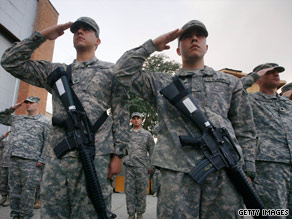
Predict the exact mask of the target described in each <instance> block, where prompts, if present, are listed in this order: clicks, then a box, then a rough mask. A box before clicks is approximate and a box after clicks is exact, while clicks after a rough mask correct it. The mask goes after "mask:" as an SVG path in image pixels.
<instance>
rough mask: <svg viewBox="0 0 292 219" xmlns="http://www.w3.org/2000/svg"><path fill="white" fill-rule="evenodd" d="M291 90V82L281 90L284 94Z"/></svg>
mask: <svg viewBox="0 0 292 219" xmlns="http://www.w3.org/2000/svg"><path fill="white" fill-rule="evenodd" d="M289 90H292V82H290V83H289V84H285V86H283V87H282V89H281V91H282V93H285V92H287V91H289Z"/></svg>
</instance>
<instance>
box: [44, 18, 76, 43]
mask: <svg viewBox="0 0 292 219" xmlns="http://www.w3.org/2000/svg"><path fill="white" fill-rule="evenodd" d="M72 24H73V23H72V22H67V23H65V24H58V25H54V26H51V27H47V28H45V29H43V30H41V31H40V33H41V34H42V35H43V36H44V38H45V39H47V40H55V39H57V38H58V37H59V36H62V35H63V34H64V31H65V30H67V29H68V28H70V27H71V25H72Z"/></svg>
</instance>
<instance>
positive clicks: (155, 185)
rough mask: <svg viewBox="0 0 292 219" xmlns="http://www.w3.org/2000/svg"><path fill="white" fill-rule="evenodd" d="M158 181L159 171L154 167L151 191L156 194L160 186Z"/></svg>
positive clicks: (159, 179) (159, 177)
mask: <svg viewBox="0 0 292 219" xmlns="http://www.w3.org/2000/svg"><path fill="white" fill-rule="evenodd" d="M160 181H161V173H160V170H159V169H155V171H154V173H153V176H152V182H153V188H152V189H153V191H152V193H153V194H155V193H156V195H157V193H158V192H159V187H160Z"/></svg>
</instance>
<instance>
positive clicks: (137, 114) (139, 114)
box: [131, 112, 143, 118]
mask: <svg viewBox="0 0 292 219" xmlns="http://www.w3.org/2000/svg"><path fill="white" fill-rule="evenodd" d="M134 116H137V117H140V118H143V114H142V113H139V112H134V113H132V116H131V118H133V117H134Z"/></svg>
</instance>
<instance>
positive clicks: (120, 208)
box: [0, 193, 157, 219]
mask: <svg viewBox="0 0 292 219" xmlns="http://www.w3.org/2000/svg"><path fill="white" fill-rule="evenodd" d="M146 202H147V204H146V206H147V207H146V212H145V214H144V215H143V216H144V219H155V218H156V203H157V198H156V197H153V196H152V195H147V199H146ZM112 211H113V213H115V214H116V215H117V217H116V218H117V219H127V218H128V214H127V209H126V196H125V194H124V193H114V194H113V197H112ZM9 213H10V207H9V206H8V207H2V206H0V219H9V218H10V217H9ZM34 213H35V215H34V216H33V218H32V219H39V218H40V210H39V209H35V210H34Z"/></svg>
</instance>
